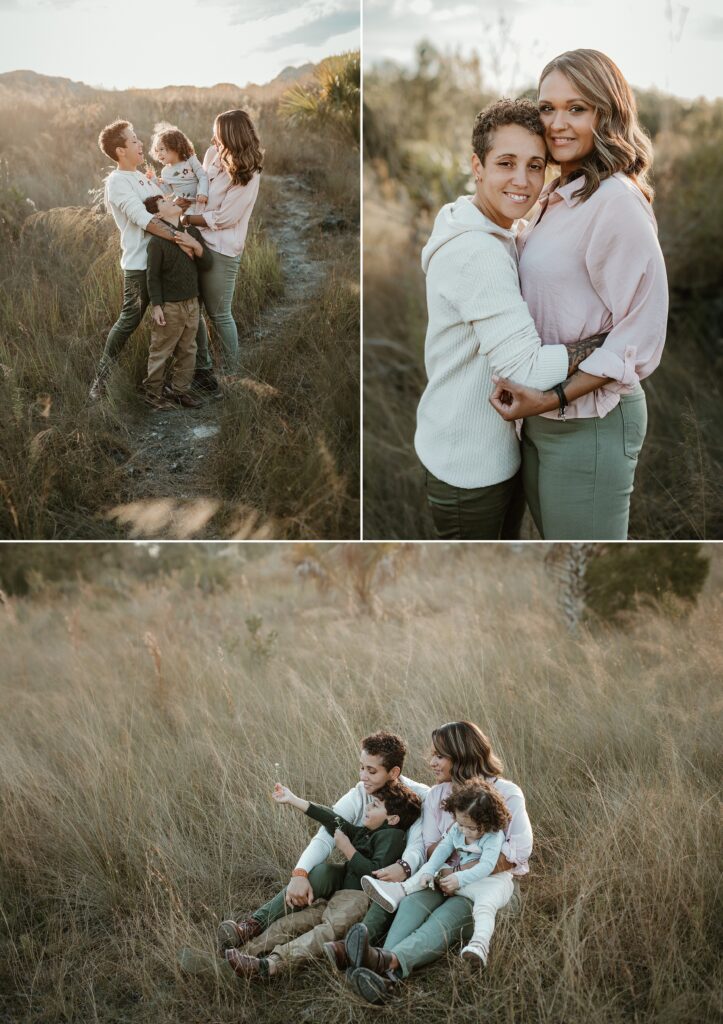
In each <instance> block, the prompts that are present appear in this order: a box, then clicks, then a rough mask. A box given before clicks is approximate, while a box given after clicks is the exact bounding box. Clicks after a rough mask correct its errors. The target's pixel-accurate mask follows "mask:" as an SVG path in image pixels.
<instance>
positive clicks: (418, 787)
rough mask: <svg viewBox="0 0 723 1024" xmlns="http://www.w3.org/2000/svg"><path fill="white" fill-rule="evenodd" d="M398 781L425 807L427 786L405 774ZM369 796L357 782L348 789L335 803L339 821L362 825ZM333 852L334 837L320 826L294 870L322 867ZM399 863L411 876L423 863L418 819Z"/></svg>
mask: <svg viewBox="0 0 723 1024" xmlns="http://www.w3.org/2000/svg"><path fill="white" fill-rule="evenodd" d="M399 781H400V782H402V783H403V784H404V785H405V786H408V787H409V788H410V789H411V790H413V792H415V793H416V794H417V796H418V797H419V798H420V799H421V801H422V807H424V801H425V798H426V796H427V793H428V792H429V786H425V785H424V783H422V782H415V781H414V780H413V779H408V778H406V777H405V776H404V775H400V777H399ZM372 796H373V794H370V793H367V791H366V790H365V789H364V785H363V783H361V782H357V784H356V786H354V787H353V789H350V790H349V792H348V793H345V794H344V796H343V797H341V798H340V799H339V800H337V802H336V803H335V804H334V806H333V808H332V809H333V811H334V812H335V813H336V814H338V815H339V817H340V818H344V819H345V820H346V821H350V822H351V823H352V825H361V824H362V823H363V818H364V809H365V807H366V805H367V803H368V802H369V801H370V800H371V799H372ZM333 849H334V838H333V836H331V835H330V834H329V832H327V830H326V829H325V828H323V827H322V828H320V829H319V831H318V832H317V833H316V835H315V836H314V838H313V839H312V840H311V842H310V843H309V845H308V846H307V847H306V849H305V850H304V852H303V853H302V854H301V856H300V857H299V859H298V861H297V863H296V867H297V868H301V869H303V870H304V871H311V869H312V868H315V867H316V865H317V864H323V863H324V861H325V860H326V859H327V857H328V856H329V854H330V853H331V851H332V850H333ZM402 860H405V861H406V862H407V864H408V865H409V867H410V868H411V869H412V873H414V872H415V871H416V870H417V869H418V868H419V867H421V865H422V864H423V863H424V861H425V860H426V857H425V852H424V843H423V842H422V819H421V818H418V819H417V821H415V822H414V824H413V825H412V827H411V828H409V829H408V830H407V846H406V848H405V850H404V853H403V854H402Z"/></svg>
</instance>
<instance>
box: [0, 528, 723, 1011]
mask: <svg viewBox="0 0 723 1024" xmlns="http://www.w3.org/2000/svg"><path fill="white" fill-rule="evenodd" d="M349 550H352V549H349ZM302 554H303V552H302ZM543 554H544V552H543V551H542V550H541V549H540V548H527V549H525V550H524V551H522V552H516V551H514V550H510V549H509V546H508V547H507V548H506V549H505V548H503V547H502V546H488V545H485V546H461V547H460V546H458V547H456V548H452V547H451V546H444V547H436V546H435V547H428V548H424V549H422V548H417V549H416V550H415V551H413V552H412V553H411V556H410V558H409V560H407V561H406V562H405V564H404V566H403V567H402V568H401V569H400V571H399V573H398V575H397V577H396V578H395V579H392V580H390V581H389V582H388V584H387V585H386V587H385V588H383V589H380V590H379V592H378V595H377V596H378V597H379V605H378V607H377V614H376V616H371V615H367V614H362V613H361V611H360V607H361V606H358V607H355V606H353V605H350V606H347V604H346V602H345V601H342V600H340V597H341V596H342V590H343V589H344V586H343V584H342V583H340V584H339V585H338V586H331V587H330V589H328V590H327V591H326V592H324V593H322V592H320V591H319V590H317V588H316V587H315V586H314V585H313V584H312V583H311V582H310V581H309V577H308V576H307V577H302V576H299V575H298V574H295V573H294V572H293V570H292V565H291V559H290V557H289V549H284V550H281V549H280V548H278V547H272V548H270V549H268V552H267V554H266V555H265V557H262V558H257V559H256V560H255V561H254V562H248V563H247V564H246V565H244V566H243V567H242V569H243V571H242V572H239V573H238V575H237V577H236V581H235V583H232V585H231V588H230V589H229V590H228V591H227V592H223V593H210V594H206V595H204V593H203V592H202V591H201V590H200V589H197V588H195V587H194V586H193V585H192V584H191V583H189V581H188V579H184V578H182V576H181V575H180V574H179V575H178V576H177V577H171V578H169V579H166V580H165V581H155V582H153V583H138V582H136V581H134V580H132V579H131V578H130V577H128V578H125V579H123V578H122V577H117V578H114V580H113V586H112V587H111V586H110V580H108V581H106V583H104V584H103V583H98V584H96V585H87V584H83V585H81V587H80V588H79V589H78V590H76V592H75V593H72V592H71V593H68V592H67V591H66V592H65V594H64V596H63V597H62V599H56V598H54V597H53V596H52V593H48V595H47V596H45V597H44V596H43V595H42V594H41V595H40V596H38V597H37V598H36V599H35V600H34V601H28V600H11V601H9V602H6V603H5V604H4V605H3V606H2V607H0V644H1V645H2V650H3V659H2V663H3V679H4V682H3V685H2V688H1V689H0V809H1V813H2V821H3V828H2V831H1V832H0V864H1V865H2V867H1V870H0V952H1V953H2V955H1V956H0V993H2V995H0V1000H1V1001H0V1014H4V1015H5V1017H6V1018H7V1019H9V1020H13V1021H14V1022H23V1024H31V1022H32V1024H39V1022H40V1021H42V1022H48V1024H49V1022H54V1021H90V1020H98V1021H119V1020H134V1021H138V1022H146V1021H147V1022H149V1024H150V1022H156V1021H159V1020H173V1021H177V1022H186V1021H188V1022H191V1021H193V1022H196V1021H198V1022H201V1021H204V1022H208V1021H210V1020H213V1021H216V1022H228V1024H231V1022H232V1021H233V1022H236V1021H238V1020H248V1019H252V1018H253V1019H254V1020H256V1021H259V1022H260V1024H272V1022H273V1024H276V1022H278V1021H279V1020H297V1019H301V1020H314V1021H325V1022H327V1024H335V1022H342V1021H344V1022H350V1021H351V1022H356V1021H359V1022H361V1021H369V1020H371V1019H372V1017H373V1019H380V1018H381V1019H384V1020H395V1021H397V1022H409V1024H411V1022H413V1021H416V1020H419V1019H422V1020H440V1021H450V1022H451V1021H453V1020H459V1019H461V1018H465V1019H467V1020H485V1021H490V1022H500V1024H502V1022H504V1024H511V1022H513V1021H515V1022H517V1021H542V1022H545V1024H559V1022H560V1021H566V1022H567V1021H570V1022H572V1021H583V1020H584V1021H587V1022H589V1024H618V1022H623V1021H626V1022H627V1021H638V1022H642V1021H661V1022H662V1021H664V1022H670V1024H672V1022H676V1024H687V1022H690V1024H693V1022H695V1024H699V1022H703V1021H713V1020H715V1019H717V1014H718V1013H719V1011H720V1004H719V993H720V987H719V982H720V977H719V975H718V974H717V955H716V940H717V939H719V938H720V923H719V922H720V920H721V913H720V906H719V895H718V890H717V888H716V883H717V858H718V856H719V853H720V843H719V832H718V809H719V805H718V798H719V794H718V788H717V787H718V779H719V771H720V753H719V737H718V730H717V727H716V710H717V709H718V710H719V679H720V674H721V655H720V649H719V644H718V641H717V637H718V636H719V634H720V622H721V581H722V578H723V566H722V564H721V558H720V555H719V553H718V552H717V551H715V552H713V553H712V559H713V567H712V573H711V577H710V579H709V582H708V584H707V588H706V592H705V595H704V599H702V600H701V602H700V604H699V606H698V608H697V609H695V610H694V611H693V612H692V614H691V615H690V617H689V618H688V619H687V620H677V619H675V618H669V617H667V616H665V615H659V614H656V613H654V612H647V613H645V614H644V615H641V616H640V617H639V618H638V619H637V621H636V622H635V624H634V625H631V626H630V628H629V629H628V630H627V631H626V632H617V631H615V632H613V631H609V630H607V629H606V628H597V629H596V630H594V631H593V630H586V631H583V632H582V633H581V634H580V636H579V638H578V639H577V640H571V639H569V638H568V637H567V635H566V633H565V630H564V626H563V623H562V620H561V619H560V618H559V616H558V612H557V611H556V610H555V594H554V587H553V584H552V581H551V580H550V577H549V575H548V574H547V573H546V571H545V569H544V565H543ZM325 557H326V558H329V557H331V556H330V555H329V554H328V553H325ZM340 557H341V556H340ZM344 557H345V558H346V560H347V569H348V572H349V573H350V574H352V575H351V576H350V581H349V586H348V587H347V588H346V590H347V592H348V593H349V594H352V593H353V591H354V575H353V574H354V572H355V571H356V570H355V569H354V567H353V564H352V562H350V561H349V555H348V553H347V554H346V555H345V556H344ZM362 563H363V564H362V570H363V569H364V566H365V565H366V561H365V560H364V559H362ZM302 564H303V559H302ZM339 564H340V566H341V565H342V563H341V562H340V563H339ZM338 571H339V572H341V571H342V570H341V568H340V567H339V569H338ZM304 579H306V582H304ZM340 588H341V589H340ZM244 620H246V623H247V624H246V625H244ZM259 620H260V621H259ZM249 622H251V623H252V627H251V626H249V625H248V623H249ZM273 631H275V632H276V634H277V636H276V638H275V639H274V640H273V641H269V643H268V644H266V645H263V644H262V645H261V646H260V645H259V643H258V642H255V641H254V639H253V638H254V637H258V636H259V635H261V636H262V637H263V636H267V635H269V634H270V633H271V632H273ZM39 638H42V643H40V642H39ZM460 716H466V717H469V718H470V719H472V720H475V721H477V722H479V723H480V724H481V725H482V726H483V727H484V728H485V729H486V730H487V731H488V732H489V734H490V735H491V737H492V740H493V744H494V746H495V748H496V749H498V751H499V752H500V754H501V755H502V757H503V760H504V762H505V765H506V774H507V776H508V777H510V778H512V779H514V780H515V781H516V782H518V783H519V784H520V785H521V786H522V788H523V789H524V791H525V793H526V797H527V803H528V809H529V813H530V818H531V820H532V824H533V827H534V830H535V853H534V857H533V860H532V862H531V874H530V877H529V880H528V881H527V882H526V883H525V892H524V898H523V899H524V902H523V909H522V913H521V916H520V917H518V918H507V919H500V922H499V925H498V928H497V931H496V935H495V938H494V941H493V951H492V956H491V960H490V965H489V969H488V970H487V971H486V973H485V974H484V975H483V976H481V977H480V976H478V975H470V974H468V973H466V971H465V970H464V968H463V966H462V964H461V963H460V961H459V960H458V959H457V958H456V955H454V954H452V955H451V956H450V958H449V959H448V960H446V961H442V962H440V963H438V964H436V965H434V966H432V967H430V968H427V969H424V970H420V971H419V972H418V973H417V974H416V975H415V976H414V977H413V978H411V979H410V981H409V982H408V983H407V984H406V985H405V986H404V987H403V991H402V994H401V996H400V999H399V1000H398V1001H397V1002H396V1003H394V1004H392V1005H390V1007H388V1008H386V1009H383V1010H381V1011H378V1012H377V1011H372V1010H370V1009H369V1008H368V1007H367V1006H366V1005H360V1004H359V1003H358V1002H356V1001H355V1000H354V999H353V997H352V996H351V995H350V994H349V991H348V990H347V989H346V988H345V987H344V985H343V982H342V981H341V978H340V976H334V977H332V976H331V975H330V973H329V971H328V969H327V968H325V967H324V966H322V965H319V966H317V967H313V968H312V969H310V970H309V971H307V972H305V973H303V974H299V975H297V976H296V977H295V978H292V979H285V980H282V981H279V982H278V983H276V984H274V986H273V989H270V988H268V987H256V986H254V985H246V984H245V983H243V982H241V981H238V982H234V983H230V984H228V983H226V982H225V981H223V980H222V979H220V978H214V977H210V978H193V977H187V976H184V975H182V974H181V973H180V972H179V969H178V967H177V965H176V951H177V950H178V948H179V947H181V946H184V945H191V946H195V947H200V948H205V949H211V948H212V945H213V936H214V931H215V924H216V922H217V921H218V920H219V918H220V917H222V916H225V915H226V914H227V913H228V912H229V911H230V910H231V909H232V908H236V909H239V910H243V909H251V908H253V907H255V906H257V905H258V904H259V903H261V902H262V901H263V900H265V899H266V898H268V897H269V896H270V895H271V894H272V893H273V892H275V891H276V890H277V889H278V887H279V886H280V885H281V884H282V883H283V882H284V881H285V879H286V878H287V876H288V874H289V871H290V869H291V867H292V866H293V864H294V862H295V858H296V855H297V853H298V851H299V850H300V849H301V848H302V846H303V845H304V843H305V842H306V839H307V837H308V836H309V835H310V833H311V829H310V828H309V826H308V824H307V823H306V822H305V820H304V819H303V818H302V817H301V816H298V815H294V814H293V813H292V812H290V811H288V809H280V808H276V807H275V806H273V805H272V804H271V802H270V801H269V798H268V794H269V790H270V787H271V784H272V782H273V780H274V778H275V775H276V774H277V771H276V769H275V767H274V766H275V765H276V764H278V765H280V771H279V774H281V775H282V776H283V779H284V780H285V781H288V782H289V784H291V785H293V786H294V787H295V788H296V790H297V792H301V793H305V794H307V795H309V796H311V797H314V798H315V799H317V800H322V801H332V800H333V799H334V798H335V797H336V796H337V795H339V793H340V792H342V791H344V790H345V789H346V788H347V787H348V786H350V785H352V784H353V782H354V781H355V774H356V756H357V746H358V740H359V738H360V737H361V736H363V735H364V734H365V733H366V732H368V731H369V730H371V729H376V728H379V727H387V728H390V729H394V730H397V731H399V732H401V733H402V734H403V735H404V736H405V737H406V739H407V741H408V742H409V745H410V750H411V753H410V757H409V762H408V765H407V770H408V772H409V774H410V775H412V776H414V777H416V778H418V779H421V780H424V781H428V782H429V781H430V779H429V775H428V773H427V770H426V766H425V754H426V751H427V749H428V743H429V735H430V731H431V729H432V728H433V727H434V726H435V725H437V724H439V723H440V722H442V721H447V720H449V719H451V718H457V717H460Z"/></svg>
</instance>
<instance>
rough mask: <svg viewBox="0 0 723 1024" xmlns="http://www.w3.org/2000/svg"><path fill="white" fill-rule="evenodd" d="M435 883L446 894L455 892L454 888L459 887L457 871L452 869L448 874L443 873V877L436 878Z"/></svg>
mask: <svg viewBox="0 0 723 1024" xmlns="http://www.w3.org/2000/svg"><path fill="white" fill-rule="evenodd" d="M437 885H438V886H439V888H440V889H441V890H442V892H446V893H447V895H448V896H449V894H450V893H453V892H456V890H457V889H459V878H458V877H457V873H456V872H455V871H453V872H452V873H451V874H450V875H445V876H444V878H440V879H438V880H437Z"/></svg>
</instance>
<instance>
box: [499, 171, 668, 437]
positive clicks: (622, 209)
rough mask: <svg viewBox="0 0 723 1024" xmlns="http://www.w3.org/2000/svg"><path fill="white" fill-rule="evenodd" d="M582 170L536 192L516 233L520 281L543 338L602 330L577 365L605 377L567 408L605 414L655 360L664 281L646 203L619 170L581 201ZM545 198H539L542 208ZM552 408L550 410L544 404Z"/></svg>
mask: <svg viewBox="0 0 723 1024" xmlns="http://www.w3.org/2000/svg"><path fill="white" fill-rule="evenodd" d="M581 186H582V181H581V179H577V180H573V181H571V182H568V184H567V185H563V186H562V187H560V188H556V189H555V188H554V182H553V183H552V184H551V185H548V186H546V188H545V189H543V191H542V194H541V196H540V202H541V205H542V212H543V213H544V216H541V214H538V216H537V217H536V218H535V219H534V220H533V221H532V222H531V224H530V225H529V226H528V227H527V228H525V230H524V231H523V232H522V233H521V234H520V236H519V238H518V250H519V255H520V264H519V269H520V285H521V288H522V295H523V297H524V299H525V302H526V303H527V305H528V307H529V310H530V313H531V314H532V318H533V320H534V321H535V326H536V327H537V331H538V333H539V335H540V337H541V338H542V339H543V344H547V345H556V344H560V343H562V344H565V343H569V342H572V341H578V340H580V339H581V338H587V337H589V336H591V335H593V334H600V333H602V332H604V331H609V334H608V337H607V338H606V339H605V342H604V344H603V345H602V347H601V348H599V349H597V350H596V351H595V352H593V354H592V355H591V356H588V358H587V359H585V360H583V362H582V363H580V369H581V370H584V371H585V372H586V373H590V374H594V375H595V376H598V377H611V378H612V380H611V382H610V383H609V384H606V385H605V386H604V387H602V388H598V390H597V391H593V392H591V393H590V394H588V395H583V396H582V397H581V398H578V399H576V400H575V401H574V402H572V403H571V404H570V405H569V406H568V407H567V409H566V411H565V415H566V416H567V417H576V416H579V417H591V416H605V415H606V414H607V413H609V412H610V411H611V410H612V409H614V408H615V406H616V405H617V404H618V402H619V401H620V396H621V395H625V394H629V393H630V392H631V391H632V390H633V389H634V388H635V387H636V386H637V385H638V383H639V381H641V380H642V379H643V378H644V377H647V376H649V375H650V374H651V373H652V372H653V370H654V369H655V368H656V367H657V365H658V363H659V362H660V357H661V355H662V351H663V344H664V343H665V328H666V322H667V316H668V284H667V279H666V274H665V264H664V263H663V254H662V252H661V251H660V245H659V244H658V234H657V225H656V223H655V217H654V216H653V211H652V208H651V206H650V203H648V201H647V200H646V199H645V197H644V196H643V194H642V193H641V191H640V189H638V187H637V186H636V185H635V184H634V183H633V182H632V181H631V180H630V178H628V177H627V176H626V175H624V174H621V173H618V174H615V175H613V176H612V177H611V178H606V179H605V181H603V182H602V183H601V185H600V187H599V188H598V189H597V191H596V192H594V193H593V195H592V196H590V198H589V199H588V200H587V201H586V202H584V203H581V202H580V201H579V200H577V199H573V198H572V193H573V192H576V191H577V190H578V189H579V188H580V187H581ZM545 207H547V208H546V209H545ZM545 415H546V416H549V417H552V418H556V417H557V412H551V413H545Z"/></svg>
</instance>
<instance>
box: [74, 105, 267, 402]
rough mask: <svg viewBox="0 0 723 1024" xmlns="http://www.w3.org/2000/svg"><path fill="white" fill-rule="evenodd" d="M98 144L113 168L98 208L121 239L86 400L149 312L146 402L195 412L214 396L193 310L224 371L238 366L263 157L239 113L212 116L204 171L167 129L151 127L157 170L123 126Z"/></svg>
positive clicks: (97, 394)
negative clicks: (110, 317) (117, 275)
mask: <svg viewBox="0 0 723 1024" xmlns="http://www.w3.org/2000/svg"><path fill="white" fill-rule="evenodd" d="M98 144H99V146H100V148H101V150H102V151H103V152H104V153H105V154H106V156H107V157H109V159H111V160H112V161H114V162H115V164H116V167H115V169H114V170H113V171H111V173H110V174H109V175H108V177H107V178H106V180H105V191H104V197H105V205H106V209H107V210H108V211H109V212H110V213H111V214H112V215H113V219H114V220H115V222H116V225H117V227H118V229H119V231H120V235H121V268H122V270H123V280H124V284H123V306H122V309H121V312H120V316H119V317H118V319H117V321H116V322H115V324H114V325H113V326H112V327H111V329H110V332H109V334H108V338H107V341H106V344H105V348H104V350H103V354H102V356H101V359H100V363H99V365H98V369H97V372H96V377H95V380H94V381H93V384H92V386H91V389H90V398H91V400H93V401H96V400H98V399H100V398H102V396H103V395H104V394H105V393H106V391H107V387H108V379H109V376H110V373H111V370H112V368H113V366H114V365H115V363H116V361H117V360H118V358H119V356H120V354H121V352H122V351H123V349H124V347H125V345H126V342H127V341H128V339H129V338H130V336H131V335H132V334H133V332H134V331H135V329H136V328H137V327H138V325H139V324H140V322H141V320H142V319H143V315H144V313H145V311H146V309H147V307H148V305H149V304H150V305H151V307H152V316H153V327H152V331H151V340H150V350H149V354H148V366H147V372H146V376H145V378H144V380H143V394H144V398H145V400H146V402H147V403H148V404H149V405H150V406H151V407H152V408H153V409H157V410H162V409H172V408H174V407H176V408H177V407H179V406H184V407H187V408H197V407H198V406H200V405H201V401H200V398H202V397H209V398H220V397H221V391H220V388H219V385H218V380H217V378H216V375H215V374H214V372H213V365H212V359H211V355H210V352H209V345H208V333H207V329H206V324H205V322H204V318H203V316H202V315H201V305H200V304H201V303H202V304H203V308H204V309H205V311H206V314H207V315H208V318H209V320H210V321H211V323H212V324H213V327H214V329H215V331H216V334H217V337H218V339H219V342H220V345H221V349H222V358H223V363H224V366H225V369H226V370H227V371H229V372H231V371H233V370H235V369H236V368H237V363H238V354H239V343H238V331H237V328H236V323H235V321H234V318H233V313H232V303H233V295H234V288H235V284H236V277H237V274H238V269H239V264H240V260H241V254H242V252H243V249H244V245H245V242H246V235H247V233H248V226H249V219H250V217H251V212H252V210H253V208H254V204H255V202H256V198H257V196H258V191H259V180H260V173H261V169H262V167H263V151H262V149H261V146H260V143H259V139H258V136H257V134H256V129H255V127H254V125H253V122H252V121H251V118H250V117H249V115H248V114H247V113H246V112H245V111H243V110H227V111H225V112H224V113H222V114H219V115H218V116H217V117H216V119H215V121H214V125H213V138H212V140H211V146H210V147H209V148H208V150H207V151H206V154H205V156H204V159H203V163H201V161H200V160H199V159H198V158H197V157H196V154H195V151H194V147H193V143H192V142H191V140H190V139H189V138H188V136H187V135H185V134H184V132H182V131H181V130H180V129H179V128H177V127H175V126H174V125H171V124H168V123H167V122H161V123H159V124H157V125H156V128H155V133H154V137H153V141H152V144H151V150H150V154H151V157H153V159H154V160H157V161H158V163H160V164H161V165H162V170H161V175H160V178H159V177H158V176H157V174H156V172H155V170H154V169H153V168H152V167H150V166H149V167H148V169H147V170H146V171H145V172H143V171H141V170H140V165H141V163H142V161H143V143H142V142H141V141H140V139H139V138H138V136H137V135H136V133H135V131H134V128H133V125H132V124H131V123H130V122H129V121H114V122H113V123H112V124H109V125H106V127H105V128H103V130H102V131H101V133H100V136H99V138H98Z"/></svg>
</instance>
